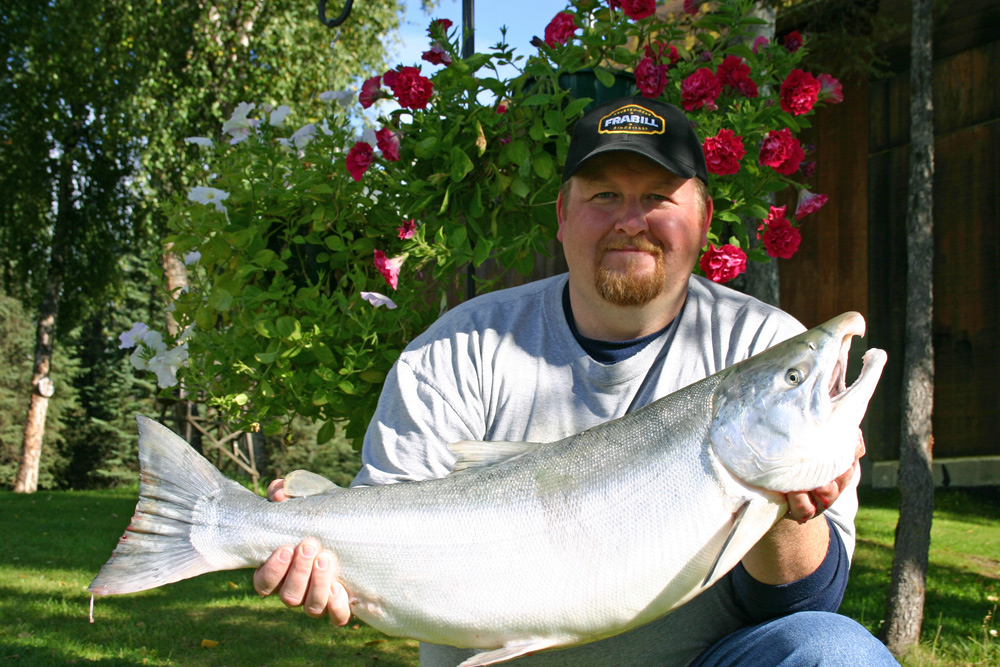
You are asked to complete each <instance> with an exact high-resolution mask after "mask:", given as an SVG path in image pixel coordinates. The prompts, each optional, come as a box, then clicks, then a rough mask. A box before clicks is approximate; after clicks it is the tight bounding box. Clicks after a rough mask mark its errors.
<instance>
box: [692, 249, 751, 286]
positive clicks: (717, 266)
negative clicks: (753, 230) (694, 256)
mask: <svg viewBox="0 0 1000 667" xmlns="http://www.w3.org/2000/svg"><path fill="white" fill-rule="evenodd" d="M698 266H700V267H701V270H702V271H704V272H705V275H706V276H708V279H709V280H711V281H713V282H717V283H728V282H729V281H730V280H732V279H733V278H735V277H736V276H738V275H740V274H741V273H743V272H744V271H746V270H747V255H746V253H745V252H743V251H742V250H740V249H739V248H737V247H736V246H734V245H729V244H728V243H727V244H726V245H724V246H721V247H719V248H716V247H715V245H714V244H711V243H710V244H709V246H708V250H706V251H705V253H704V254H703V255H702V256H701V259H700V260H699V261H698Z"/></svg>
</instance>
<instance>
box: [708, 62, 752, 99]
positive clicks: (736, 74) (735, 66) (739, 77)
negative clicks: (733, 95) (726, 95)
mask: <svg viewBox="0 0 1000 667" xmlns="http://www.w3.org/2000/svg"><path fill="white" fill-rule="evenodd" d="M716 76H717V77H718V78H719V83H721V84H722V85H723V86H725V87H727V88H730V89H733V90H736V91H737V92H739V93H741V94H743V95H744V96H746V97H757V84H756V83H754V80H753V79H751V78H750V66H749V65H747V64H746V63H745V62H743V59H742V58H740V57H739V56H726V58H725V60H723V61H722V64H720V65H719V69H718V70H717V71H716Z"/></svg>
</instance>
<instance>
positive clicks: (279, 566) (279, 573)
mask: <svg viewBox="0 0 1000 667" xmlns="http://www.w3.org/2000/svg"><path fill="white" fill-rule="evenodd" d="M292 554H293V549H292V547H290V546H284V547H281V548H279V549H277V550H276V551H275V552H274V553H273V554H271V557H270V558H268V559H267V560H266V561H264V564H263V565H261V566H260V567H259V568H257V571H256V572H254V573H253V587H254V588H255V589H256V590H257V592H258V593H260V594H261V595H270V594H271V593H273V592H274V589H276V588H277V587H278V586H279V585H280V584H281V581H282V580H283V579H284V578H285V574H286V573H287V572H288V566H289V564H290V563H291V562H292Z"/></svg>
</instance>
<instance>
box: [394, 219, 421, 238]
mask: <svg viewBox="0 0 1000 667" xmlns="http://www.w3.org/2000/svg"><path fill="white" fill-rule="evenodd" d="M396 231H397V232H399V238H401V239H403V240H404V241H405V240H406V239H412V238H413V235H414V234H416V233H417V221H416V220H404V221H403V224H402V226H400V227H397V228H396Z"/></svg>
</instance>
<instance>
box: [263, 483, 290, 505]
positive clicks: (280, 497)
mask: <svg viewBox="0 0 1000 667" xmlns="http://www.w3.org/2000/svg"><path fill="white" fill-rule="evenodd" d="M267 499H268V500H270V501H272V502H276V503H280V502H283V501H285V500H288V496H287V495H286V494H285V480H283V479H276V480H273V481H272V482H271V483H270V484H268V485H267Z"/></svg>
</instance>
